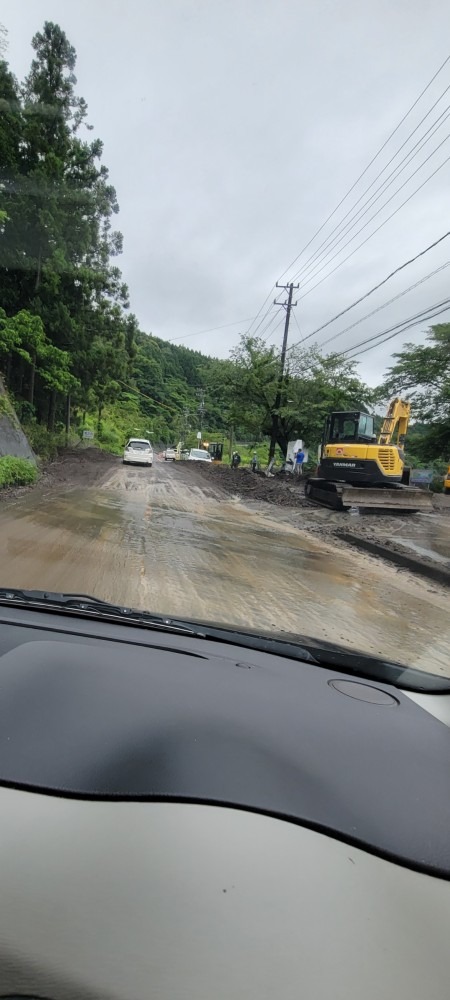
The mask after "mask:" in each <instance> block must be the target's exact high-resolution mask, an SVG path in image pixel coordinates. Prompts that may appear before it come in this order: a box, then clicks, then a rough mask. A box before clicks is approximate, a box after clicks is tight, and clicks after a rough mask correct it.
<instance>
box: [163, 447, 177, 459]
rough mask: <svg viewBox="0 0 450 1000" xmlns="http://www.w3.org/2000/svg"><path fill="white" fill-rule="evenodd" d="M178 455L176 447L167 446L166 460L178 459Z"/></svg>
mask: <svg viewBox="0 0 450 1000" xmlns="http://www.w3.org/2000/svg"><path fill="white" fill-rule="evenodd" d="M176 457H177V451H176V448H166V450H165V452H164V461H165V462H174V461H175V459H176Z"/></svg>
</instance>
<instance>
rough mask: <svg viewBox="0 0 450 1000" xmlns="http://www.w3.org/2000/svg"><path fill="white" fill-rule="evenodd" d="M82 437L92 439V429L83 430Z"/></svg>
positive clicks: (87, 439)
mask: <svg viewBox="0 0 450 1000" xmlns="http://www.w3.org/2000/svg"><path fill="white" fill-rule="evenodd" d="M83 437H84V439H85V441H92V440H93V438H94V431H83Z"/></svg>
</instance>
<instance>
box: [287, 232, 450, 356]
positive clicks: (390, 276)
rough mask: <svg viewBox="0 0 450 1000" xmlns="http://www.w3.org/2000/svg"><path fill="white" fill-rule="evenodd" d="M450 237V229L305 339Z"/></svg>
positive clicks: (342, 314)
mask: <svg viewBox="0 0 450 1000" xmlns="http://www.w3.org/2000/svg"><path fill="white" fill-rule="evenodd" d="M449 236H450V229H449V230H448V232H446V233H444V235H443V236H439V238H438V239H437V240H435V241H434V243H430V245H429V246H427V247H425V249H424V250H421V251H420V253H417V254H416V255H415V257H410V259H409V260H405V261H404V263H403V264H400V265H399V267H396V268H395V269H394V270H393V271H391V272H390V274H388V275H387V276H386V277H385V278H383V280H382V281H379V282H378V284H377V285H373V287H372V288H369V291H368V292H365V294H364V295H361V296H360V297H359V299H355V301H354V302H352V303H351V304H350V305H349V306H346V308H345V309H341V311H340V312H338V313H336V315H335V316H332V317H331V319H329V320H327V322H326V323H322V325H321V326H318V327H316V329H315V330H313V331H312V333H308V336H307V337H305V338H304V339H305V340H310V339H311V337H315V336H316V334H318V333H321V331H322V330H325V329H326V328H327V326H330V325H331V323H335V322H336V320H337V319H340V318H341V316H345V314H346V313H348V312H350V310H351V309H354V308H355V306H359V305H360V303H361V302H364V300H365V299H368V298H369V296H370V295H373V293H374V292H377V291H378V289H379V288H382V287H383V285H385V284H386V283H387V282H388V281H390V280H391V278H393V277H394V276H395V275H396V274H399V272H400V271H403V270H404V269H405V267H409V265H410V264H414V263H415V262H416V260H419V258H420V257H424V256H425V254H427V253H429V251H430V250H434V248H435V247H437V246H439V243H442V242H443V241H444V240H446V239H448V237H449ZM292 346H293V347H294V346H296V345H294V344H293V345H292Z"/></svg>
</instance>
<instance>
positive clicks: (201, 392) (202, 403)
mask: <svg viewBox="0 0 450 1000" xmlns="http://www.w3.org/2000/svg"><path fill="white" fill-rule="evenodd" d="M197 396H199V397H200V404H199V407H198V412H199V414H200V447H201V446H202V442H203V416H204V413H205V390H204V389H197Z"/></svg>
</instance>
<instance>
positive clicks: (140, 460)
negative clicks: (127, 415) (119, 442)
mask: <svg viewBox="0 0 450 1000" xmlns="http://www.w3.org/2000/svg"><path fill="white" fill-rule="evenodd" d="M123 463H124V465H125V463H128V464H129V465H153V448H152V444H151V442H150V441H147V439H146V438H130V440H129V441H128V444H127V445H126V447H125V451H124V453H123Z"/></svg>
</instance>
